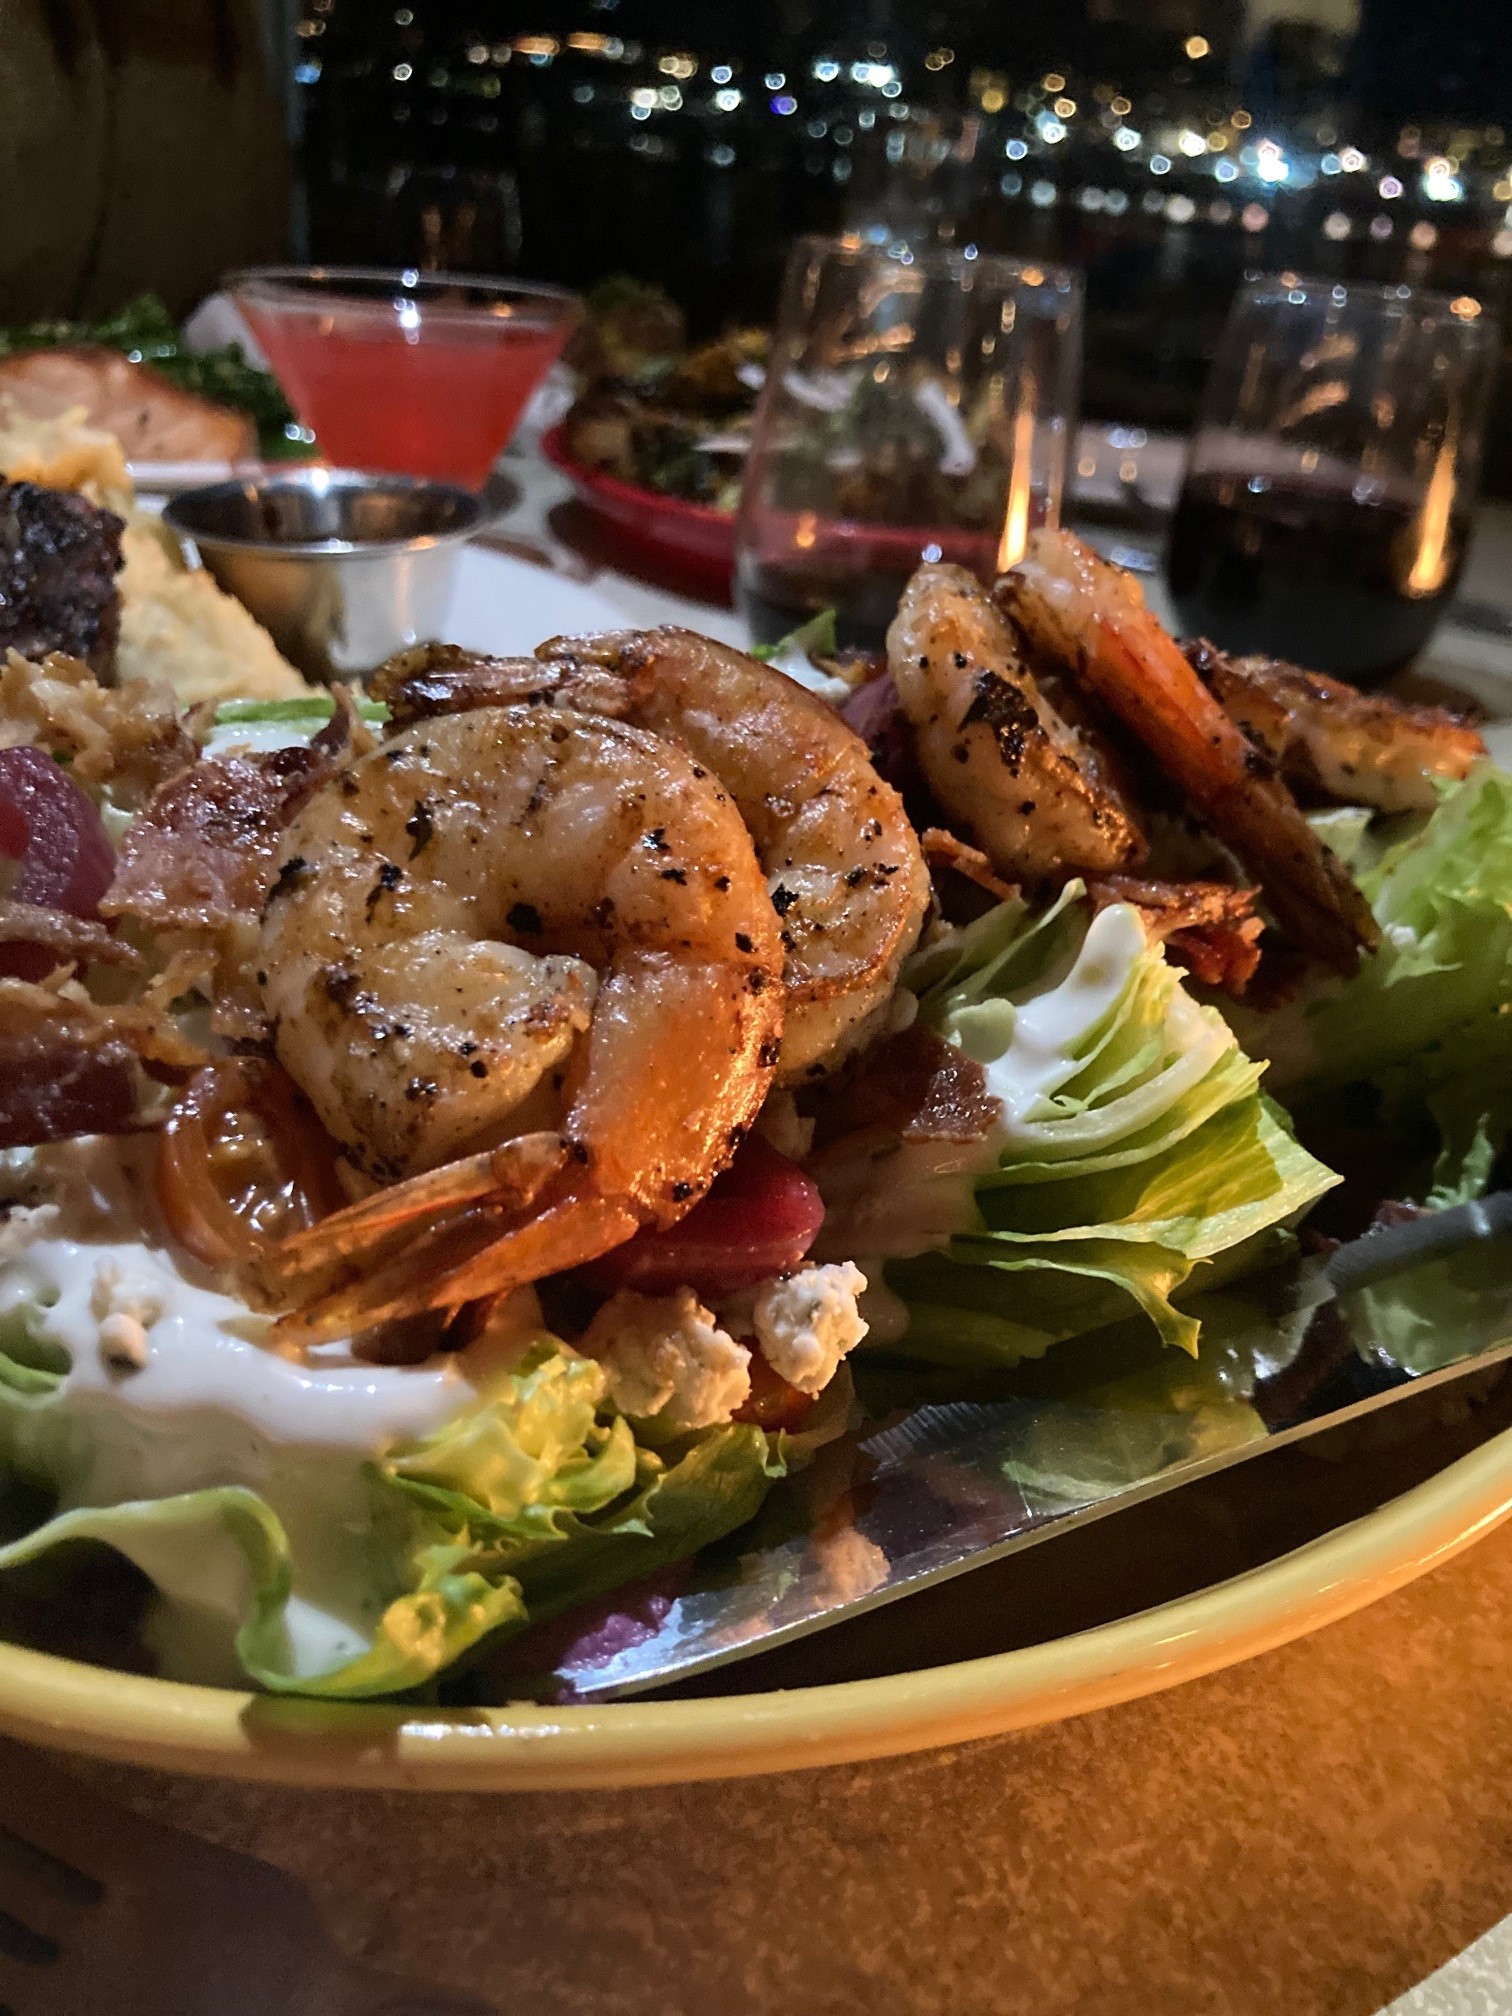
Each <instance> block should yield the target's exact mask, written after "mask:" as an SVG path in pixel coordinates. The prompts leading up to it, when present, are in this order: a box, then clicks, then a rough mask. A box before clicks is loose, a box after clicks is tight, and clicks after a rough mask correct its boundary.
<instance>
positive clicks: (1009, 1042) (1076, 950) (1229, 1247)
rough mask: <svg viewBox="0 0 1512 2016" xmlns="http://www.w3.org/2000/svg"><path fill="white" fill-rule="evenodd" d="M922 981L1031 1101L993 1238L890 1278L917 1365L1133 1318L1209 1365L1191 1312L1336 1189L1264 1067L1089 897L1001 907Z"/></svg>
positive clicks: (990, 1230)
mask: <svg viewBox="0 0 1512 2016" xmlns="http://www.w3.org/2000/svg"><path fill="white" fill-rule="evenodd" d="M1119 907H1121V906H1115V908H1119ZM1131 915H1132V913H1131ZM1112 916H1113V912H1112V911H1107V912H1104V913H1103V919H1104V920H1106V919H1109V918H1111V917H1112ZM1120 960H1122V962H1123V963H1122V965H1120V964H1119V961H1120ZM906 978H907V979H908V982H909V984H910V985H913V986H915V987H916V988H917V989H918V990H919V992H920V996H921V999H920V1014H921V1017H922V1018H923V1019H925V1020H926V1021H928V1022H929V1023H930V1024H932V1026H933V1027H935V1028H936V1029H937V1030H938V1031H939V1032H940V1034H941V1035H943V1036H944V1037H945V1038H946V1039H947V1040H948V1041H951V1042H954V1043H956V1044H958V1045H960V1047H962V1048H963V1049H964V1050H966V1051H967V1053H968V1054H969V1055H971V1056H973V1057H975V1058H976V1059H977V1061H978V1062H980V1063H981V1064H982V1065H983V1066H984V1068H985V1069H986V1071H987V1074H988V1082H989V1085H993V1084H994V1067H998V1071H999V1077H998V1081H997V1082H998V1083H999V1084H1000V1085H1002V1084H1007V1085H1014V1084H1017V1086H1018V1087H1019V1093H1018V1095H1017V1096H1016V1098H1015V1100H1014V1101H1013V1102H1012V1103H1011V1106H1010V1110H1009V1111H1008V1114H1007V1118H1006V1121H1005V1125H1004V1129H1003V1132H1002V1140H1001V1143H1000V1145H999V1148H998V1153H997V1159H996V1166H994V1167H990V1168H988V1169H986V1170H985V1171H982V1172H980V1173H978V1174H977V1175H976V1177H975V1178H974V1180H973V1183H972V1192H971V1212H970V1214H968V1215H969V1217H970V1218H974V1220H975V1222H963V1223H962V1224H961V1225H960V1227H959V1228H958V1229H957V1230H956V1231H954V1233H953V1234H952V1235H951V1236H950V1237H949V1238H948V1240H947V1241H946V1242H945V1243H944V1245H943V1247H942V1248H941V1249H940V1250H937V1251H931V1252H928V1253H924V1254H918V1255H914V1256H912V1257H906V1258H901V1259H897V1260H894V1261H892V1262H890V1264H889V1266H888V1270H887V1281H888V1285H889V1287H891V1288H892V1289H893V1291H894V1292H895V1293H897V1294H898V1295H900V1296H901V1297H902V1298H903V1301H904V1303H905V1304H906V1305H907V1308H908V1313H909V1324H908V1329H907V1332H906V1334H905V1336H904V1338H903V1339H902V1342H901V1344H900V1345H899V1347H898V1348H899V1349H901V1350H902V1351H904V1352H906V1353H909V1354H911V1355H915V1356H919V1357H924V1358H929V1359H931V1360H934V1361H935V1362H939V1363H944V1364H953V1365H957V1366H961V1367H963V1368H970V1369H973V1370H985V1369H987V1368H989V1367H991V1366H995V1365H999V1366H1000V1365H1009V1364H1013V1363H1016V1362H1019V1361H1020V1360H1022V1359H1024V1358H1032V1357H1038V1356H1040V1355H1041V1354H1042V1353H1043V1352H1045V1351H1046V1350H1048V1349H1049V1348H1050V1346H1051V1345H1053V1344H1056V1343H1059V1342H1061V1341H1063V1340H1064V1339H1066V1338H1069V1337H1073V1336H1078V1335H1081V1334H1083V1333H1084V1332H1086V1331H1090V1330H1094V1329H1098V1328H1101V1327H1102V1326H1104V1325H1106V1324H1108V1323H1112V1322H1116V1321H1118V1320H1119V1319H1120V1318H1122V1317H1124V1316H1126V1315H1127V1314H1128V1313H1129V1309H1130V1305H1131V1304H1132V1305H1133V1307H1134V1308H1135V1309H1137V1310H1139V1311H1140V1312H1141V1313H1142V1314H1143V1315H1144V1317H1145V1318H1146V1319H1147V1320H1148V1321H1149V1322H1150V1323H1152V1324H1153V1325H1154V1327H1155V1329H1156V1330H1157V1331H1158V1333H1159V1335H1160V1337H1161V1338H1162V1340H1163V1341H1164V1342H1165V1343H1167V1344H1172V1345H1175V1346H1177V1347H1178V1348H1179V1349H1181V1350H1184V1351H1187V1352H1193V1353H1195V1351H1196V1349H1197V1344H1198V1338H1199V1334H1200V1324H1199V1321H1198V1319H1197V1318H1196V1317H1194V1316H1192V1315H1191V1314H1189V1313H1185V1312H1184V1311H1183V1309H1182V1308H1181V1307H1180V1306H1178V1303H1177V1301H1176V1299H1175V1298H1176V1297H1177V1296H1178V1294H1179V1293H1181V1291H1183V1290H1184V1289H1186V1288H1187V1287H1188V1285H1189V1284H1191V1285H1193V1286H1197V1285H1200V1286H1202V1287H1205V1288H1206V1287H1213V1286H1216V1285H1217V1284H1218V1283H1219V1282H1220V1281H1222V1280H1226V1279H1230V1278H1232V1277H1233V1275H1234V1273H1235V1272H1236V1271H1239V1270H1241V1269H1244V1268H1248V1267H1252V1266H1253V1265H1255V1264H1257V1262H1258V1261H1259V1260H1260V1259H1261V1258H1263V1257H1267V1256H1269V1255H1270V1254H1271V1253H1272V1252H1273V1251H1274V1249H1275V1247H1276V1245H1277V1242H1278V1240H1279V1239H1280V1237H1281V1235H1282V1233H1283V1231H1284V1228H1286V1227H1288V1226H1289V1225H1291V1224H1292V1223H1294V1222H1295V1221H1296V1219H1297V1218H1298V1217H1299V1216H1300V1215H1301V1213H1302V1212H1303V1211H1305V1210H1306V1209H1307V1207H1308V1206H1309V1205H1310V1204H1311V1203H1312V1202H1313V1201H1314V1200H1315V1199H1316V1198H1317V1197H1319V1196H1321V1195H1322V1193H1323V1192H1324V1191H1325V1190H1327V1189H1329V1188H1331V1187H1332V1186H1333V1184H1334V1183H1336V1182H1337V1181H1338V1178H1337V1177H1336V1176H1334V1175H1333V1173H1332V1172H1331V1171H1330V1170H1328V1169H1326V1168H1325V1167H1324V1166H1323V1165H1322V1164H1321V1163H1320V1162H1318V1161H1316V1160H1315V1159H1314V1157H1313V1156H1311V1155H1310V1154H1308V1153H1307V1151H1306V1150H1305V1149H1304V1148H1302V1147H1301V1146H1300V1145H1299V1144H1298V1142H1297V1141H1296V1140H1295V1138H1294V1137H1293V1135H1292V1133H1291V1130H1290V1127H1289V1125H1288V1122H1287V1119H1286V1116H1285V1115H1284V1114H1283V1113H1282V1111H1281V1109H1280V1108H1279V1107H1277V1106H1276V1105H1274V1104H1273V1103H1272V1102H1271V1101H1270V1100H1268V1099H1266V1098H1264V1097H1263V1096H1262V1095H1261V1093H1260V1091H1259V1079H1260V1076H1261V1072H1262V1070H1263V1068H1264V1067H1263V1065H1261V1064H1258V1063H1255V1062H1253V1061H1251V1060H1250V1059H1249V1058H1247V1057H1246V1056H1245V1055H1244V1054H1243V1053H1242V1051H1241V1050H1240V1049H1239V1047H1238V1044H1237V1042H1236V1041H1235V1038H1234V1035H1233V1032H1232V1031H1231V1030H1230V1029H1229V1028H1228V1026H1227V1025H1226V1024H1225V1023H1224V1021H1223V1019H1222V1017H1221V1016H1220V1015H1218V1013H1217V1012H1216V1010H1214V1009H1211V1008H1203V1007H1199V1006H1198V1004H1197V1003H1196V1002H1195V1001H1193V1000H1192V998H1191V997H1190V996H1189V995H1188V994H1187V993H1186V990H1185V987H1184V985H1183V982H1182V978H1181V975H1180V973H1179V972H1178V971H1177V969H1176V968H1175V967H1173V966H1172V965H1170V963H1169V962H1168V961H1167V959H1166V957H1165V954H1164V951H1163V948H1162V947H1161V946H1160V945H1159V944H1156V943H1152V942H1150V941H1149V940H1148V939H1147V938H1146V937H1145V936H1144V934H1143V932H1142V930H1139V931H1138V932H1137V934H1136V933H1135V931H1134V930H1133V929H1132V927H1131V922H1130V918H1124V919H1122V920H1120V921H1116V922H1115V923H1113V924H1109V923H1107V922H1106V921H1101V920H1100V921H1096V922H1094V920H1093V918H1092V916H1091V912H1090V906H1089V905H1088V904H1087V903H1086V902H1085V901H1084V900H1082V891H1081V889H1080V886H1079V885H1078V884H1075V883H1073V884H1071V885H1069V886H1068V888H1067V890H1066V891H1065V892H1064V893H1063V894H1062V896H1061V898H1060V899H1059V901H1058V902H1057V903H1056V904H1055V905H1054V906H1053V907H1052V908H1051V909H1050V910H1048V911H1046V912H1045V913H1043V914H1042V915H1041V916H1040V917H1038V918H1034V919H1031V918H1029V916H1028V915H1027V912H1026V910H1025V908H1024V906H1023V905H1022V904H1021V903H1017V902H1013V903H1005V904H1002V905H1000V906H999V907H998V908H997V909H996V910H993V911H990V912H988V913H987V914H986V915H985V916H984V917H982V918H980V919H978V920H977V921H976V922H975V923H974V924H972V925H971V926H969V927H968V928H967V929H966V930H964V931H961V932H957V933H954V934H952V935H951V937H950V938H948V939H946V940H944V941H942V942H941V944H939V945H937V946H935V947H932V948H931V949H930V950H929V951H928V952H926V953H924V954H923V955H921V957H920V958H919V959H918V960H917V961H915V962H914V964H913V965H912V967H911V968H910V971H909V973H908V975H907V976H906ZM1047 1032H1053V1033H1054V1043H1055V1044H1058V1045H1059V1049H1058V1052H1057V1051H1055V1050H1054V1049H1053V1046H1052V1045H1051V1037H1050V1034H1049V1033H1047ZM1015 1046H1018V1047H1017V1049H1016V1048H1015ZM1020 1063H1021V1065H1022V1066H1025V1067H1032V1069H1031V1071H1030V1076H1029V1077H1028V1078H1027V1079H1026V1078H1025V1077H1024V1075H1023V1069H1022V1068H1018V1069H1016V1068H1015V1067H1016V1065H1018V1064H1020ZM1005 1071H1006V1076H1003V1075H1002V1074H1003V1073H1004V1072H1005ZM1036 1073H1037V1074H1038V1076H1035V1075H1034V1074H1036ZM1025 1086H1027V1088H1028V1090H1027V1095H1025V1092H1024V1088H1025ZM1199 1268H1200V1270H1201V1272H1200V1274H1198V1275H1197V1279H1196V1280H1195V1281H1194V1280H1193V1276H1194V1274H1195V1273H1196V1270H1198V1269H1199ZM1009 1276H1011V1277H1012V1279H1008V1278H1005V1277H1009Z"/></svg>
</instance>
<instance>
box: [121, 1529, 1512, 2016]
mask: <svg viewBox="0 0 1512 2016" xmlns="http://www.w3.org/2000/svg"><path fill="white" fill-rule="evenodd" d="M1509 1635H1512V1528H1503V1529H1502V1530H1500V1531H1499V1532H1497V1533H1495V1534H1493V1535H1491V1536H1490V1537H1489V1538H1488V1539H1486V1540H1485V1541H1483V1542H1482V1543H1481V1544H1480V1545H1479V1546H1477V1547H1475V1548H1473V1549H1472V1550H1471V1551H1470V1552H1468V1553H1467V1554H1465V1555H1462V1556H1460V1557H1459V1558H1458V1559H1457V1560H1455V1561H1453V1562H1451V1563H1450V1564H1449V1565H1447V1566H1446V1567H1444V1568H1442V1569H1440V1570H1438V1571H1437V1572H1436V1573H1434V1574H1433V1575H1431V1576H1428V1577H1426V1578H1425V1579H1424V1580H1422V1581H1420V1582H1418V1583H1416V1584H1413V1585H1412V1586H1410V1587H1408V1588H1406V1589H1404V1590H1401V1591H1399V1592H1398V1593H1397V1594H1396V1595H1394V1596H1391V1597H1389V1598H1387V1599H1386V1600H1384V1601H1383V1602H1380V1603H1378V1604H1376V1605H1375V1606H1374V1607H1372V1608H1371V1609H1368V1610H1365V1611H1362V1612H1361V1613H1359V1614H1358V1615H1356V1616H1354V1617H1352V1618H1350V1619H1348V1620H1347V1621H1345V1622H1343V1623H1341V1624H1336V1625H1334V1626H1332V1627H1331V1628H1329V1629H1328V1630H1326V1631H1323V1632H1320V1633H1318V1634H1317V1635H1315V1636H1314V1637H1312V1638H1310V1639H1305V1640H1302V1641H1300V1642H1298V1643H1296V1644H1294V1645H1291V1646H1288V1647H1285V1648H1283V1649H1282V1650H1280V1651H1278V1652H1274V1653H1271V1654H1269V1655H1267V1656H1266V1657H1264V1658H1260V1659H1256V1660H1254V1661H1252V1662H1251V1663H1250V1664H1248V1665H1245V1666H1242V1667H1238V1668H1236V1669H1233V1670H1231V1671H1229V1672H1227V1673H1222V1674H1218V1675H1215V1676H1213V1677H1211V1678H1209V1679H1205V1680H1201V1681H1196V1682H1193V1683H1192V1684H1190V1685H1188V1686H1185V1687H1181V1688H1177V1689H1175V1690H1173V1691H1171V1692H1169V1693H1166V1694H1163V1695H1158V1696H1155V1697H1153V1698H1151V1699H1148V1700H1145V1701H1140V1702H1135V1703H1133V1704H1130V1705H1128V1706H1126V1707H1122V1708H1117V1709H1111V1710H1107V1711H1105V1712H1103V1713H1101V1714H1097V1715H1092V1716H1087V1717H1084V1718H1083V1719H1081V1720H1079V1721H1074V1722H1069V1723H1063V1724H1060V1725H1057V1726H1053V1727H1049V1728H1045V1729H1041V1730H1037V1731H1033V1732H1030V1733H1028V1734H1024V1735H1019V1736H1013V1737H1006V1738H1003V1739H1000V1740H998V1741H995V1742H990V1743H982V1744H976V1745H972V1746H970V1747H968V1748H965V1749H961V1750H956V1751H944V1752H935V1753H931V1754H928V1755H924V1756H919V1757H913V1758H906V1757H905V1758H899V1759H896V1760H893V1761H890V1762H884V1763H879V1764H871V1765H860V1766H847V1767H844V1768H837V1769H833V1770H826V1771H819V1772H807V1773H793V1774H790V1775H786V1776H781V1777H773V1778H765V1779H748V1780H743V1781H737V1782H733V1783H726V1784H712V1785H691V1786H681V1787H667V1788H663V1789H658V1790H651V1791H635V1792H606V1793H575V1794H560V1795H550V1794H530V1795H513V1796H509V1795H498V1796H481V1795H479V1796H472V1795H467V1796H441V1797H428V1796H415V1795H406V1794H359V1795H348V1794H339V1793H314V1792H310V1793H306V1792H288V1791H275V1790H268V1789H266V1788H253V1787H241V1786H228V1785H224V1784H201V1783H196V1782H193V1781H187V1780H185V1781H173V1780H169V1779H165V1778H159V1777H155V1776H150V1775H148V1774H145V1773H138V1772H134V1771H124V1770H116V1769H108V1770H107V1769H104V1768H101V1767H92V1768H91V1773H90V1775H91V1776H92V1777H94V1778H95V1779H96V1780H97V1782H99V1783H100V1784H101V1786H102V1789H104V1788H106V1787H108V1788H109V1789H110V1790H111V1791H113V1792H114V1793H116V1794H117V1795H119V1796H124V1797H125V1798H126V1799H127V1800H128V1801H129V1802H130V1803H131V1804H132V1805H134V1806H135V1807H137V1808H138V1810H140V1811H142V1812H145V1813H149V1814H151V1815H153V1816H154V1817H156V1818H159V1819H163V1820H167V1821H170V1822H173V1823H175V1824H177V1825H179V1826H183V1827H187V1828H189V1829H191V1830H193V1831H195V1832H198V1833H201V1834H203V1835H204V1836H206V1837H207V1838H210V1839H213V1840H216V1841H220V1842H224V1843H227V1844H229V1845H231V1846H234V1847H239V1848H243V1849H247V1850H250V1851H252V1852H254V1853H257V1854H260V1855H263V1856H265V1857H267V1858H268V1859H270V1860H272V1861H275V1862H278V1863H280V1864H282V1865H283V1866H284V1867H285V1868H287V1869H289V1870H291V1871H293V1872H294V1873H296V1874H297V1875H299V1876H300V1877H301V1878H302V1879H303V1880H304V1881H305V1882H306V1883H307V1884H308V1885H309V1887H310V1890H311V1891H312V1893H313V1894H314V1896H315V1897H316V1899H317V1900H318V1902H319V1903H320V1905H321V1907H322V1909H323V1910H324V1911H325V1912H326V1914H327V1915H328V1918H329V1920H330V1923H331V1925H332V1928H333V1930H334V1931H335V1932H336V1934H337V1936H338V1938H339V1939H340V1940H341V1941H342V1942H343V1943H344V1944H345V1945H346V1946H348V1947H349V1948H350V1949H351V1950H352V1951H353V1952H356V1953H360V1954H362V1955H364V1956H366V1957H367V1958H369V1959H371V1960H373V1961H374V1962H381V1963H382V1964H384V1965H386V1966H390V1967H394V1968H403V1969H405V1970H410V1971H415V1972H419V1973H423V1974H425V1975H427V1976H428V1977H429V1978H431V1979H433V1980H434V1981H436V1982H437V1983H443V1982H444V1983H449V1984H452V1985H455V1986H458V1987H466V1988H470V1989H472V1990H473V1991H474V1992H479V1993H483V1994H486V1995H488V1996H490V1997H492V1998H493V1999H494V2000H496V2001H497V2003H498V2005H499V2007H500V2009H501V2010H504V2011H509V2012H510V2016H569V2012H570V2016H684V2012H686V2016H708V2012H711V2011H720V2012H724V2016H748V2012H749V2016H767V2012H772V2016H776V2012H779V2011H780V2012H782V2016H831V2012H833V2016H840V2012H847V2016H848V2012H852V2011H855V2012H862V2011H899V2012H908V2016H1019V2012H1024V2016H1029V2012H1033V2016H1061V2012H1065V2016H1072V2012H1074V2016H1196V2012H1199V2011H1201V2012H1207V2011H1214V2012H1224V2016H1294V2012H1295V2016H1369V2012H1373V2011H1375V2010H1378V2009H1379V2008H1380V2007H1381V2005H1382V2004H1384V2003H1385V2002H1387V2001H1389V2000H1390V1999H1391V1998H1392V1997H1394V1996H1395V1995H1397V1994H1399V1993H1400V1992H1401V1991H1402V1990H1404V1989H1405V1988H1407V1987H1409V1986H1410V1985H1411V1984H1412V1983H1414V1982H1416V1981H1419V1980H1421V1979H1422V1978H1423V1976H1425V1975H1426V1974H1428V1973H1429V1972H1430V1971H1431V1970H1432V1969H1433V1968H1435V1967H1437V1966H1439V1965H1440V1964H1442V1963H1443V1962H1444V1961H1445V1960H1447V1959H1448V1958H1449V1957H1450V1955H1451V1954H1453V1953H1455V1952H1457V1951H1458V1950H1459V1949H1460V1948H1462V1947H1463V1946H1465V1945H1466V1944H1467V1943H1468V1942H1469V1941H1470V1940H1472V1939H1474V1938H1476V1937H1477V1936H1478V1935H1479V1934H1480V1933H1482V1932H1484V1931H1485V1930H1486V1929H1487V1927H1488V1926H1490V1925H1492V1924H1493V1923H1494V1922H1495V1921H1496V1920H1497V1919H1499V1918H1501V1917H1503V1916H1505V1915H1506V1914H1507V1913H1508V1912H1509V1911H1512V1805H1509V1801H1508V1797H1507V1788H1508V1785H1509V1783H1512V1693H1509V1690H1508V1687H1507V1674H1508V1660H1507V1647H1508V1641H1509Z"/></svg>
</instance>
